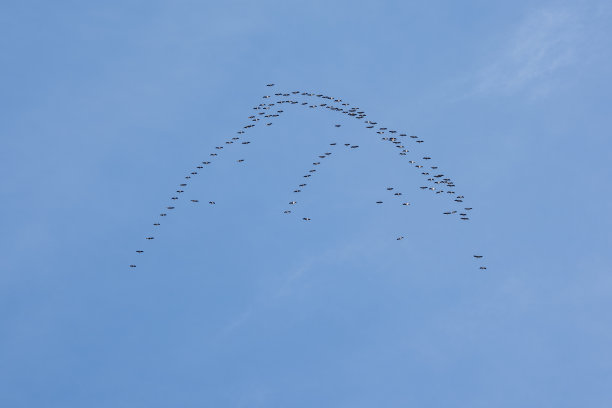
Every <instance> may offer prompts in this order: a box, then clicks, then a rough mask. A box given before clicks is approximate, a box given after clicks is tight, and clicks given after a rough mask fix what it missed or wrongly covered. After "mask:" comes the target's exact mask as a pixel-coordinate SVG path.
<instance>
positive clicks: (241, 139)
mask: <svg viewBox="0 0 612 408" xmlns="http://www.w3.org/2000/svg"><path fill="white" fill-rule="evenodd" d="M266 86H267V87H274V84H267V85H266ZM273 97H276V100H275V101H273V102H272V101H270V99H271V98H273ZM298 97H303V99H306V100H307V101H304V102H300V101H298V100H296V99H297V98H298ZM263 99H264V100H265V101H264V102H263V103H260V104H258V105H257V106H254V107H253V110H255V111H256V112H254V114H253V115H251V116H249V117H248V119H249V122H250V123H248V124H246V125H245V126H243V127H242V128H241V129H240V130H238V131H237V136H234V137H231V138H229V139H228V140H226V141H225V143H224V145H221V146H216V147H215V151H214V152H213V153H210V154H209V157H208V158H207V159H206V160H203V161H202V162H201V163H200V164H198V165H197V166H196V167H195V168H194V169H193V170H192V171H191V172H189V174H188V175H186V176H185V181H183V182H181V183H180V184H179V185H178V187H177V190H176V194H174V195H173V196H172V197H171V198H170V200H171V203H170V205H168V206H166V208H165V210H164V211H163V212H162V213H160V214H159V216H160V217H166V216H168V212H167V211H172V210H174V209H175V206H174V205H173V203H174V202H175V201H177V200H179V199H180V197H181V196H182V194H183V193H185V189H186V188H188V184H189V180H190V179H191V178H193V177H196V176H197V175H198V174H199V172H200V171H202V170H203V169H204V168H205V166H208V165H210V164H212V163H213V161H214V160H215V159H216V158H218V157H219V153H220V151H221V150H222V149H224V148H229V147H231V146H232V145H234V146H237V145H248V144H250V143H251V142H250V141H249V140H245V137H246V136H245V135H246V133H247V132H248V131H249V129H251V128H253V127H255V126H257V125H258V124H259V123H260V122H261V123H262V124H263V123H265V125H266V126H271V125H272V124H273V120H274V118H277V117H279V116H280V115H281V114H283V113H284V110H283V109H282V106H283V105H288V106H291V105H297V106H303V107H307V108H309V109H320V108H323V109H329V110H331V111H333V112H337V113H339V114H343V115H346V116H348V117H352V118H354V119H356V120H364V122H363V123H364V124H365V128H366V129H371V130H372V131H373V132H376V134H377V135H379V136H380V138H381V140H382V141H383V142H387V143H389V144H392V145H393V147H395V148H396V149H398V154H399V155H400V156H405V157H408V153H409V152H410V150H408V148H407V146H406V145H405V144H407V143H408V142H409V141H412V142H415V143H419V144H420V143H423V142H424V141H423V140H422V139H421V138H419V137H418V136H414V135H410V136H407V135H406V134H405V133H398V132H397V131H396V130H390V129H388V128H386V127H382V126H378V123H377V122H375V121H372V120H370V119H366V116H367V115H366V113H365V112H364V111H363V110H361V109H359V108H358V107H351V105H350V104H349V103H346V102H344V101H343V100H342V99H339V98H335V97H332V96H329V95H324V94H315V93H311V92H303V91H292V92H285V93H283V92H276V93H274V94H273V95H264V96H263ZM334 126H335V127H341V124H335V125H334ZM336 146H338V144H337V143H330V150H331V149H332V148H334V147H336ZM344 146H345V148H349V149H358V148H359V145H353V144H350V143H345V144H344ZM331 155H332V152H324V153H321V154H319V155H317V158H316V159H315V161H314V162H313V163H312V165H313V166H315V167H313V168H311V169H310V170H308V173H306V174H304V176H303V178H304V179H308V178H310V177H312V175H313V173H315V172H316V171H317V169H316V166H319V165H321V163H322V160H324V159H326V158H327V157H329V156H331ZM420 160H422V161H420ZM430 160H431V157H429V156H427V155H425V156H423V157H422V158H421V159H419V161H416V160H413V159H409V160H408V163H410V164H411V165H413V166H414V167H415V168H416V169H417V170H418V171H420V173H421V175H422V176H423V178H424V179H425V181H424V182H423V184H424V185H422V186H420V189H421V190H425V191H430V192H432V193H433V194H445V196H446V197H449V198H451V199H452V200H453V201H454V203H455V204H454V205H455V207H456V209H451V210H448V211H445V212H443V214H444V215H448V216H453V215H456V216H458V218H459V219H460V220H461V221H463V222H465V221H468V220H469V219H470V218H469V216H468V213H469V212H470V211H471V210H472V207H464V206H463V204H462V203H463V200H464V198H465V197H464V196H463V195H460V194H457V193H456V192H455V183H454V182H453V181H452V179H451V178H450V177H448V176H445V175H444V174H442V173H441V172H440V171H439V170H438V166H432V165H429V164H430V163H431V162H430ZM236 162H237V163H239V164H240V163H243V162H244V159H238V160H237V161H236ZM306 181H307V180H304V182H302V183H300V184H298V186H297V187H296V188H295V189H294V190H293V192H294V193H300V192H302V190H303V189H304V188H305V187H306V186H307V185H308V183H307V182H306ZM386 189H387V191H389V192H390V193H392V194H393V195H394V196H397V197H400V196H402V193H401V192H398V191H395V190H394V187H386ZM190 201H191V202H193V203H198V202H199V200H196V199H191V200H190ZM382 203H383V201H376V204H378V205H379V204H382ZM208 204H209V205H215V202H214V201H209V202H208ZM288 204H289V205H290V206H291V207H290V208H293V206H295V205H297V204H298V201H296V200H292V201H290V202H289V203H288ZM402 205H404V206H409V205H410V203H409V202H402ZM459 207H460V208H459ZM283 213H284V214H291V213H292V210H291V209H289V208H287V209H285V210H284V211H283ZM302 220H304V221H311V219H310V218H309V217H303V218H302ZM160 225H161V223H160V222H159V221H156V222H155V223H154V224H153V226H154V227H155V228H158V227H159V226H160ZM145 238H146V239H147V240H152V239H155V237H154V236H147V237H145ZM403 239H404V237H403V236H399V237H397V238H396V240H397V241H401V240H403ZM136 252H137V253H138V254H142V253H144V251H143V250H141V249H139V250H137V251H136ZM473 257H474V259H476V260H480V259H481V258H482V255H473ZM130 267H131V268H135V267H136V265H135V264H131V265H130ZM479 269H482V270H485V269H487V267H486V266H483V265H480V266H479Z"/></svg>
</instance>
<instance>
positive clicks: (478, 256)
mask: <svg viewBox="0 0 612 408" xmlns="http://www.w3.org/2000/svg"><path fill="white" fill-rule="evenodd" d="M474 258H478V259H480V258H482V255H474Z"/></svg>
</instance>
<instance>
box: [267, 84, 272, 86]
mask: <svg viewBox="0 0 612 408" xmlns="http://www.w3.org/2000/svg"><path fill="white" fill-rule="evenodd" d="M266 86H274V84H266Z"/></svg>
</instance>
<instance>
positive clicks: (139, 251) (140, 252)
mask: <svg viewBox="0 0 612 408" xmlns="http://www.w3.org/2000/svg"><path fill="white" fill-rule="evenodd" d="M136 252H137V253H139V254H142V253H143V252H144V251H141V250H138V251H136Z"/></svg>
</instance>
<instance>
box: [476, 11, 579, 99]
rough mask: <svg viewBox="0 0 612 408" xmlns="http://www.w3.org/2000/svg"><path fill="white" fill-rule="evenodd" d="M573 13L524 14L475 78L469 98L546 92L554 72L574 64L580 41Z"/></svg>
mask: <svg viewBox="0 0 612 408" xmlns="http://www.w3.org/2000/svg"><path fill="white" fill-rule="evenodd" d="M582 26H583V18H582V17H581V13H579V12H578V11H577V10H569V9H552V8H548V9H539V10H535V11H533V12H531V13H530V14H528V15H527V16H526V17H525V18H524V19H523V20H522V21H521V22H520V23H519V24H518V26H517V27H516V28H515V29H514V30H513V32H512V33H511V34H510V35H509V36H508V40H507V42H506V43H505V44H502V47H501V50H500V52H499V53H498V54H497V55H494V56H493V58H492V60H491V61H490V62H489V63H488V64H486V65H485V67H484V68H483V69H481V70H480V71H479V72H478V73H477V74H476V78H475V82H476V84H475V86H474V87H473V89H472V92H471V93H472V94H473V95H474V94H475V95H483V94H493V93H496V94H498V93H502V94H511V93H515V92H521V91H529V92H530V93H531V94H532V95H534V94H539V93H543V92H546V89H547V88H548V87H549V86H550V84H549V80H550V79H551V77H552V75H553V74H554V73H555V72H557V71H558V70H560V69H562V68H564V67H567V66H569V65H571V64H573V63H575V62H577V61H578V59H579V56H578V51H579V47H580V44H581V43H582V42H583V41H584V36H583V27H582Z"/></svg>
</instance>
